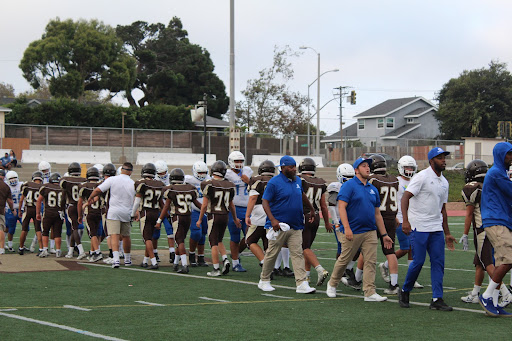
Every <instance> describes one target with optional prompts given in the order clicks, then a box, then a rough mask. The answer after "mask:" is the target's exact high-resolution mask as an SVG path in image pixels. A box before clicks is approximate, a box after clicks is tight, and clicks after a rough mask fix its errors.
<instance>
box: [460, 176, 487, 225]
mask: <svg viewBox="0 0 512 341" xmlns="http://www.w3.org/2000/svg"><path fill="white" fill-rule="evenodd" d="M481 198H482V183H481V182H478V181H471V182H468V183H467V184H466V185H465V186H464V187H463V188H462V199H464V202H465V203H466V206H470V205H471V206H475V210H474V211H473V227H475V228H481V227H482V214H481V212H480V199H481Z"/></svg>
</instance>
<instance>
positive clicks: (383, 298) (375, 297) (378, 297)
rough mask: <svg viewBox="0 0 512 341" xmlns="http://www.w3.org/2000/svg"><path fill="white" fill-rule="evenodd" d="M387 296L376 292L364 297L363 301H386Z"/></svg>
mask: <svg viewBox="0 0 512 341" xmlns="http://www.w3.org/2000/svg"><path fill="white" fill-rule="evenodd" d="M387 300H388V298H387V297H386V296H381V295H379V294H377V293H375V294H373V295H371V296H368V297H366V296H365V297H364V301H365V302H383V301H387Z"/></svg>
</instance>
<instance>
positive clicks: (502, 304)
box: [477, 294, 512, 314]
mask: <svg viewBox="0 0 512 341" xmlns="http://www.w3.org/2000/svg"><path fill="white" fill-rule="evenodd" d="M510 302H512V294H508V295H506V296H502V297H501V301H500V302H499V303H498V307H499V308H505V307H506V306H508V305H509V304H510ZM477 303H478V302H477ZM507 314H508V313H507Z"/></svg>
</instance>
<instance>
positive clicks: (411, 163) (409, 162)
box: [398, 155, 418, 178]
mask: <svg viewBox="0 0 512 341" xmlns="http://www.w3.org/2000/svg"><path fill="white" fill-rule="evenodd" d="M405 167H407V168H409V167H411V168H412V170H410V169H405ZM417 170H418V165H417V164H416V160H414V158H413V157H412V156H409V155H404V156H402V157H401V158H400V160H398V173H400V175H401V176H404V177H406V178H412V177H413V176H414V174H416V171H417Z"/></svg>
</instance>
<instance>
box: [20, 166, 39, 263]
mask: <svg viewBox="0 0 512 341" xmlns="http://www.w3.org/2000/svg"><path fill="white" fill-rule="evenodd" d="M42 183H43V173H41V172H39V171H36V172H34V173H32V181H28V182H25V183H24V184H23V185H22V186H21V199H20V203H21V209H20V210H19V217H20V218H21V235H20V247H19V249H18V253H19V254H20V255H23V253H24V252H25V240H26V238H27V233H28V231H29V225H30V220H32V221H33V222H34V230H35V235H36V238H37V241H38V243H39V245H40V246H41V248H40V249H39V252H41V251H42V250H43V249H42V246H43V241H42V235H41V222H40V221H39V220H37V219H36V201H37V198H38V197H39V189H40V188H41V186H42Z"/></svg>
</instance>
